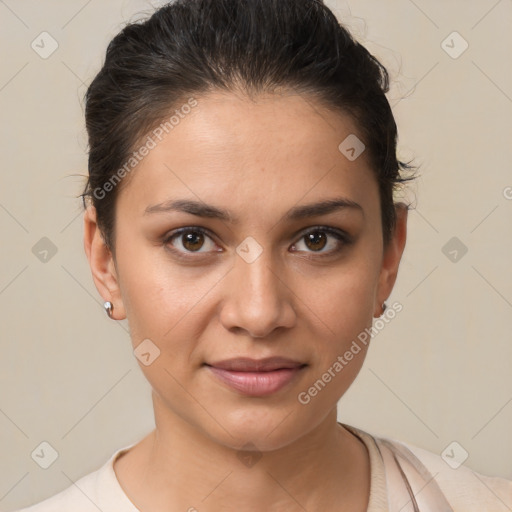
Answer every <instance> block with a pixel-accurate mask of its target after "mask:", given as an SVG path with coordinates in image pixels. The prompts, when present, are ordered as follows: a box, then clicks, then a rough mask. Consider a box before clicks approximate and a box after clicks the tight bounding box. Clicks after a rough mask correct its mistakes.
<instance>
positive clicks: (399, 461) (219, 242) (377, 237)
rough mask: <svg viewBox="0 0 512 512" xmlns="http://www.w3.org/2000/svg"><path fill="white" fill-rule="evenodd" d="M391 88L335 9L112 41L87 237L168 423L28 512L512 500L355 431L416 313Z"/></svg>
mask: <svg viewBox="0 0 512 512" xmlns="http://www.w3.org/2000/svg"><path fill="white" fill-rule="evenodd" d="M387 89H388V75H387V72H386V70H385V69H384V68H383V67H382V65H381V64H380V63H379V62H378V61H377V60H376V59H375V58H374V57H373V56H371V55H370V54H369V53H368V52H367V50H366V49H365V48H363V47H362V46H361V45H359V44H358V43H357V42H355V41H354V40H353V39H352V38H351V36H350V34H349V33H348V32H347V31H346V30H345V29H344V28H343V27H342V26H340V25H339V23H338V22H337V20H336V19H335V17H334V15H333V14H332V13H331V12H330V11H329V9H328V8H327V7H326V6H324V5H323V3H322V2H320V1H318V0H182V1H178V2H175V3H172V4H169V5H167V6H164V7H162V8H160V9H159V10H157V11H156V12H155V14H154V15H153V16H152V17H151V18H150V19H149V20H147V21H145V22H143V23H138V24H132V25H128V26H127V27H126V28H124V29H123V31H122V32H121V33H120V34H119V35H117V36H116V37H115V38H114V39H113V41H112V42H111V43H110V45H109V47H108V50H107V55H106V61H105V64H104V66H103V68H102V69H101V71H100V72H99V74H98V75H97V76H96V78H95V79H94V81H93V82H92V84H91V85H90V87H89V89H88V91H87V96H86V124H87V130H88V135H89V146H90V152H89V180H88V183H87V187H86V189H85V191H84V193H83V198H84V206H85V207H86V210H85V214H84V229H85V235H84V246H85V250H86V253H87V257H88V260H89V263H90V266H91V271H92V275H93V279H94V282H95V285H96V287H97V289H98V292H99V293H100V294H101V296H102V297H103V299H104V301H105V308H106V311H107V313H108V315H109V316H110V318H112V319H113V320H121V319H124V318H127V319H128V322H129V326H130V336H131V340H132V344H133V348H134V353H135V355H136V357H137V359H138V361H139V364H140V367H141V369H142V371H143V372H144V374H145V376H146V378H147V379H148V381H149V383H150V384H151V386H152V390H153V393H152V397H153V406H154V412H155V423H156V428H155V430H154V431H153V432H151V433H150V434H148V435H147V436H146V437H145V438H144V439H142V440H141V441H140V442H138V443H136V444H134V445H130V446H127V447H124V448H122V449H120V450H118V451H116V453H114V454H113V455H112V457H111V458H110V459H109V460H108V461H107V462H106V463H105V465H104V466H103V467H101V468H100V469H98V470H97V471H95V472H94V473H91V474H89V475H87V476H85V477H83V478H82V479H81V480H79V481H78V482H77V483H76V484H75V485H73V486H70V487H69V488H68V489H66V490H65V491H63V492H62V493H60V494H58V495H56V496H54V497H52V498H49V499H48V500H46V501H44V502H42V503H40V504H38V505H35V506H33V507H29V508H27V509H24V510H26V511H30V512H43V511H50V510H51V511H60V510H62V511H64V510H66V511H68V510H73V511H74V512H82V511H90V510H91V511H92V510H95V511H96V510H102V511H103V512H107V511H112V512H113V511H116V512H119V511H130V512H131V511H134V512H135V511H137V510H138V511H142V512H150V511H151V512H156V511H164V510H165V511H169V510H172V511H180V510H188V511H195V510H197V511H221V510H222V511H231V510H237V511H238V510H243V511H261V510H265V511H271V512H272V511H299V510H301V511H302V510H307V511H309V512H316V511H320V510H322V511H325V510H328V511H338V510H340V511H341V510H347V511H348V510H350V511H352V512H356V511H366V510H367V511H371V512H376V511H388V510H389V511H398V510H401V511H403V512H405V511H415V510H421V511H452V510H453V511H455V510H463V511H471V510H478V511H481V510H489V511H491V510H492V511H496V512H497V511H500V510H510V507H512V482H509V481H506V480H504V479H501V478H491V477H485V476H482V475H478V474H477V473H474V472H473V471H471V470H470V469H468V468H466V467H464V466H461V467H460V468H458V469H457V470H453V469H452V468H450V467H449V466H448V465H447V464H446V463H445V462H444V461H443V460H442V459H441V458H440V457H438V456H437V455H434V454H431V453H429V452H426V451H424V450H421V449H419V448H415V447H412V446H407V445H405V444H402V443H399V442H396V441H391V440H386V439H380V438H375V437H373V436H371V435H370V434H368V433H366V432H363V431H361V430H359V429H357V428H355V427H352V426H349V425H345V424H341V423H338V422H337V411H336V404H337V402H338V400H339V399H340V398H341V397H342V396H343V394H344V393H345V392H346V391H347V389H348V388H349V387H350V385H351V384H352V382H353V381H354V379H355V378H356V376H357V374H358V372H359V370H360V368H361V366H362V364H363V361H364V357H365V355H366V352H367V350H368V345H369V336H368V334H367V333H368V332H369V331H370V329H371V327H372V321H373V318H379V317H383V319H386V321H389V319H390V318H392V317H393V316H394V315H396V314H397V313H398V312H399V311H400V309H401V305H400V304H399V303H395V304H393V305H391V306H389V307H387V309H386V302H385V301H386V299H387V298H388V297H389V295H390V294H391V291H392V289H393V286H394V283H395V280H396V277H397V273H398V268H399V263H400V259H401V256H402V253H403V250H404V247H405V242H406V223H407V211H408V206H407V205H405V204H403V203H396V204H395V202H394V192H395V191H396V190H398V189H399V188H400V186H401V184H402V183H403V182H404V181H406V180H407V179H408V178H405V177H404V176H402V174H401V171H405V170H407V169H408V166H407V165H406V164H404V163H402V162H399V161H398V160H397V158H396V139H397V133H396V125H395V122H394V119H393V115H392V112H391V110H390V107H389V104H388V102H387V100H386V97H385V92H387ZM85 198H87V199H88V200H89V201H88V203H86V202H85Z"/></svg>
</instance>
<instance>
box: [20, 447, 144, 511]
mask: <svg viewBox="0 0 512 512" xmlns="http://www.w3.org/2000/svg"><path fill="white" fill-rule="evenodd" d="M131 446H133V445H129V446H125V447H123V448H121V449H119V450H117V451H116V452H115V453H114V454H113V455H112V456H111V457H110V458H109V459H108V460H107V461H106V462H105V463H104V464H103V465H102V466H101V467H100V468H99V469H97V470H96V471H93V472H92V473H89V474H87V475H85V476H83V477H81V478H80V479H79V480H77V481H76V482H74V483H73V484H71V485H70V486H68V487H67V488H66V489H64V490H63V491H61V492H59V493H58V494H55V495H54V496H51V497H50V498H47V499H45V500H44V501H41V502H39V503H36V504H35V505H31V506H29V507H26V508H22V509H19V510H16V511H14V512H69V511H71V510H72V511H73V512H98V510H101V511H102V512H110V511H112V510H115V511H116V512H117V511H118V510H120V509H122V510H124V511H127V512H131V511H136V510H137V509H136V508H135V507H134V505H133V504H132V503H131V502H130V501H129V499H128V497H127V496H126V495H125V494H124V492H123V490H122V488H121V487H120V485H119V482H118V481H117V478H116V475H115V472H114V467H113V463H114V461H115V459H116V458H117V457H119V456H120V455H121V454H122V453H124V452H125V451H126V450H128V449H129V448H130V447H131Z"/></svg>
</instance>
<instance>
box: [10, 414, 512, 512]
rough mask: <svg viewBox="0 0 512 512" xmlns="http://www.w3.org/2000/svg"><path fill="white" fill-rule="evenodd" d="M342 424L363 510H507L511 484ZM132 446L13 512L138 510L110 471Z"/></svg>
mask: <svg viewBox="0 0 512 512" xmlns="http://www.w3.org/2000/svg"><path fill="white" fill-rule="evenodd" d="M343 426H344V427H345V428H347V429H348V430H350V431H351V432H352V433H353V434H355V435H356V436H357V437H359V438H360V439H361V440H362V441H363V442H364V444H365V445H366V447H367V449H368V452H369V454H370V467H371V483H370V499H369V504H368V509H367V512H398V511H400V512H416V511H421V512H434V511H435V512H511V511H512V481H510V480H506V479H504V478H499V477H488V476H483V475H480V474H478V473H476V472H474V471H472V470H471V469H469V468H468V467H466V466H464V465H461V466H460V467H458V468H457V469H453V468H452V467H450V466H449V465H448V464H447V463H446V462H445V461H444V460H443V459H442V458H441V457H440V456H439V455H436V454H434V453H431V452H428V451H426V450H423V449H421V448H418V447H414V446H411V445H408V444H405V443H401V442H398V441H394V440H390V439H384V438H377V437H374V436H372V435H371V434H368V433H366V432H363V431H362V430H359V429H357V428H355V427H351V426H349V425H345V424H343ZM134 444H135V443H134ZM134 444H131V445H129V446H125V447H124V448H121V449H119V450H117V451H116V452H115V453H114V454H113V455H112V456H111V457H110V458H109V459H108V461H107V462H106V463H105V464H104V465H103V466H102V467H100V468H99V469H98V470H96V471H94V472H92V473H89V474H88V475H85V476H84V477H82V478H81V479H79V480H78V481H77V482H75V484H73V485H71V486H69V487H68V488H67V489H65V490H63V491H62V492H60V493H59V494H56V495H55V496H52V497H50V498H48V499H46V500H44V501H42V502H40V503H38V504H36V505H32V506H30V507H28V508H24V509H20V510H18V511H16V512H70V511H71V510H72V511H73V512H98V510H101V511H102V512H140V511H139V510H138V509H137V508H136V507H135V505H134V504H133V503H132V502H131V501H130V500H129V498H128V496H126V494H125V493H124V491H123V489H122V487H121V485H120V484H119V481H118V480H117V477H116V474H115V472H114V461H115V460H116V458H117V457H119V456H120V455H121V454H123V453H124V452H125V451H127V450H128V449H130V448H131V447H132V446H134Z"/></svg>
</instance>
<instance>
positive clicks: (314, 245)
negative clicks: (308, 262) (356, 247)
mask: <svg viewBox="0 0 512 512" xmlns="http://www.w3.org/2000/svg"><path fill="white" fill-rule="evenodd" d="M351 242H352V237H351V236H350V235H349V234H348V233H346V232H345V231H342V230H340V229H336V228H331V227H328V226H325V227H324V226H319V227H317V228H315V229H310V230H309V231H308V232H306V233H305V234H303V235H302V236H301V238H300V239H299V241H298V242H297V243H296V244H294V245H293V248H294V249H293V250H294V251H299V252H306V253H310V254H314V253H317V254H318V256H323V255H325V256H328V255H334V254H335V253H337V252H340V251H342V250H343V248H344V246H345V245H349V244H350V243H351ZM301 244H304V246H305V247H306V248H305V249H300V248H299V246H300V245H301ZM324 249H325V250H324Z"/></svg>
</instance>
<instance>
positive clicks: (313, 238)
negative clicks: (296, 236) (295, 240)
mask: <svg viewBox="0 0 512 512" xmlns="http://www.w3.org/2000/svg"><path fill="white" fill-rule="evenodd" d="M304 240H305V241H306V246H307V247H308V248H309V249H311V250H313V251H319V250H322V249H323V248H324V247H325V246H326V244H327V237H326V236H325V233H323V232H322V231H313V232H312V233H308V234H307V235H304Z"/></svg>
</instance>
